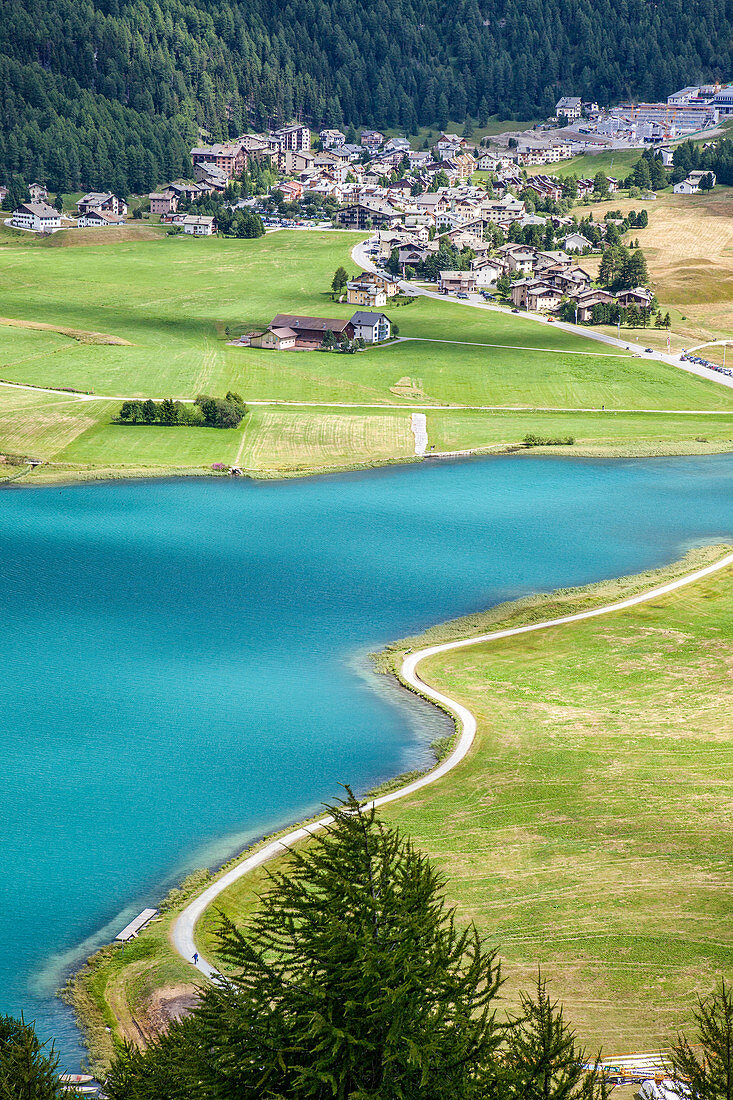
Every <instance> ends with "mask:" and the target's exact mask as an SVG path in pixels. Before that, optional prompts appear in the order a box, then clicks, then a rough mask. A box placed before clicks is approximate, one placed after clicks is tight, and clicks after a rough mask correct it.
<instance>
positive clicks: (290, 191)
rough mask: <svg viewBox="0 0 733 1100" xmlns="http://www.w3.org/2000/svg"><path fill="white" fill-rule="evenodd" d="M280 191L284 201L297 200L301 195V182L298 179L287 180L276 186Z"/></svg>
mask: <svg viewBox="0 0 733 1100" xmlns="http://www.w3.org/2000/svg"><path fill="white" fill-rule="evenodd" d="M278 190H279V191H282V194H283V198H284V200H285V202H297V201H298V199H301V198H302V197H303V184H302V183H301V182H300V181H299V180H288V181H287V182H285V183H281V184H279V186H278Z"/></svg>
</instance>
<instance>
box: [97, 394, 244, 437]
mask: <svg viewBox="0 0 733 1100" xmlns="http://www.w3.org/2000/svg"><path fill="white" fill-rule="evenodd" d="M246 412H247V406H246V405H245V403H244V401H243V400H242V398H241V397H240V395H239V394H238V393H233V392H232V391H231V390H230V391H229V392H228V393H227V395H226V397H210V396H209V395H208V394H199V396H198V397H197V398H196V400H195V401H194V402H193V404H191V405H189V404H184V403H183V402H182V401H174V400H173V398H171V397H166V398H164V400H163V401H153V400H152V399H151V398H148V399H147V401H124V402H123V404H122V406H121V408H120V411H119V414H118V421H119V422H120V423H122V424H162V425H165V426H166V427H175V426H187V427H207V428H236V427H237V426H238V424H240V423H241V421H242V419H243V418H244V416H245V414H246Z"/></svg>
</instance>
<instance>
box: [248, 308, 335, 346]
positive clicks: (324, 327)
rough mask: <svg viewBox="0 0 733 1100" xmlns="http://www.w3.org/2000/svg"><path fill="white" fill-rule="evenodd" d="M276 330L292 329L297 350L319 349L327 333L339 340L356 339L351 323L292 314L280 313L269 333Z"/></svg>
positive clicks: (273, 321) (269, 328) (269, 327)
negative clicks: (343, 338)
mask: <svg viewBox="0 0 733 1100" xmlns="http://www.w3.org/2000/svg"><path fill="white" fill-rule="evenodd" d="M274 329H291V330H292V331H293V333H294V334H295V344H294V347H296V348H319V347H320V346H321V344H322V343H323V338H324V336H325V335H326V333H327V332H332V333H333V335H334V336H335V337H336V338H337V339H338V338H339V337H341V336H343V335H345V336H346V337H347V338H348V339H349V340H353V339H354V326H353V325H352V323H351V321H350V320H349V321H344V320H343V319H342V318H333V317H299V316H297V315H295V314H290V313H278V315H277V317H274V318H273V320H272V323H271V324H270V325H269V326H268V331H273V330H274Z"/></svg>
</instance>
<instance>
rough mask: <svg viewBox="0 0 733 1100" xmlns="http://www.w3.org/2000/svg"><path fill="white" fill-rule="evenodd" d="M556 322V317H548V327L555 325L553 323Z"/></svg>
mask: <svg viewBox="0 0 733 1100" xmlns="http://www.w3.org/2000/svg"><path fill="white" fill-rule="evenodd" d="M554 321H555V318H554V317H548V318H547V323H548V325H551V324H553V323H554Z"/></svg>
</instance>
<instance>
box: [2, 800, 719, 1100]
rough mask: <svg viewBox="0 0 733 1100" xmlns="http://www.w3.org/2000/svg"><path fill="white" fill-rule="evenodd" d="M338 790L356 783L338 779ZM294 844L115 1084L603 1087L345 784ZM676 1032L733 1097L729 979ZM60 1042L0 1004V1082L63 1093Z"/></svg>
mask: <svg viewBox="0 0 733 1100" xmlns="http://www.w3.org/2000/svg"><path fill="white" fill-rule="evenodd" d="M347 790H348V789H347ZM331 815H332V822H331V824H330V825H329V826H328V827H327V828H326V830H325V832H324V833H322V834H320V837H319V839H318V840H316V841H315V842H314V843H312V844H310V845H308V846H307V847H305V848H304V849H302V850H295V851H293V852H291V853H290V856H289V865H288V868H287V871H286V872H283V871H275V872H273V873H272V874H271V875H270V878H269V885H268V888H267V890H266V892H265V893H264V896H263V897H261V899H260V906H259V910H258V912H257V913H256V915H255V916H254V917H252V918H251V919H250V920H249V922H248V923H247V924H246V925H245V926H244V927H242V928H239V927H237V926H236V925H235V924H234V923H233V922H232V921H231V920H229V919H228V918H227V917H225V916H224V915H220V917H219V922H218V931H217V937H218V945H219V957H220V959H221V960H222V963H223V966H224V970H225V976H223V977H220V978H219V979H218V980H217V982H216V983H208V984H207V985H206V986H205V987H204V988H203V989H202V992H201V996H200V999H199V1001H198V1003H197V1005H196V1007H195V1008H194V1009H193V1011H192V1012H191V1013H190V1015H188V1016H187V1017H185V1018H183V1019H181V1020H177V1021H174V1022H173V1023H172V1024H171V1026H170V1028H169V1030H168V1031H167V1033H165V1034H163V1035H161V1036H159V1037H158V1038H157V1039H154V1040H153V1041H151V1042H150V1043H149V1044H148V1045H147V1047H146V1049H144V1050H141V1049H140V1048H138V1047H136V1046H134V1045H132V1044H130V1043H123V1044H122V1045H121V1046H120V1047H119V1048H118V1053H117V1055H116V1057H115V1059H114V1062H113V1064H112V1066H111V1068H110V1071H109V1073H108V1075H107V1078H106V1081H105V1095H106V1096H108V1098H109V1100H233V1098H235V1097H250V1096H252V1097H254V1096H262V1097H272V1098H273V1100H276V1098H281V1100H284V1098H286V1097H287V1098H288V1100H446V1098H447V1097H450V1098H451V1100H606V1098H607V1097H608V1096H609V1093H610V1084H609V1083H608V1082H607V1080H606V1078H605V1075H604V1072H603V1069H602V1066H601V1063H600V1054H598V1055H592V1054H591V1055H589V1053H588V1052H587V1051H586V1050H585V1049H584V1047H583V1045H582V1043H581V1042H580V1041H579V1039H578V1037H577V1036H576V1034H575V1032H574V1031H573V1029H572V1027H571V1026H570V1025H569V1023H568V1021H567V1020H566V1018H565V1015H564V1012H563V1008H562V1005H561V1004H560V1003H559V1002H558V1001H556V1000H554V999H553V997H552V995H551V994H550V992H549V990H548V987H547V983H546V981H545V979H544V978H543V976H542V974H541V973H540V972H538V975H537V979H536V982H535V983H534V985H533V987H532V988H531V989H530V990H527V991H525V992H523V993H522V994H521V996H520V1001H519V1006H518V1011H516V1012H514V1013H512V1014H510V1015H509V1016H508V1018H506V1016H505V1014H504V1013H503V1012H502V1011H501V1009H500V1001H499V996H500V991H501V987H502V982H503V976H502V971H501V964H500V962H499V959H498V956H497V951H496V949H495V948H494V947H493V946H491V945H490V944H489V943H488V942H487V941H486V939H485V938H484V937H482V936H481V935H480V934H479V932H478V931H477V929H476V928H475V926H474V925H472V924H471V925H469V926H468V927H466V928H459V927H458V926H457V924H456V919H455V912H454V910H452V909H450V908H449V907H448V906H447V905H446V901H445V896H444V888H445V881H444V879H443V878H442V877H441V875H440V874H439V873H438V872H437V871H436V870H435V869H434V867H433V866H432V865H431V863H430V861H429V860H428V859H427V857H426V856H424V855H423V854H422V853H420V852H419V851H417V850H416V849H415V848H414V847H413V845H412V844H411V842H410V841H409V840H408V839H406V838H405V837H403V836H402V835H401V834H400V832H399V830H397V829H394V828H389V827H388V826H386V825H385V824H384V823H382V822H381V821H380V820H379V819H378V818H377V816H376V814H375V812H374V810H373V809H371V810H365V809H362V808H360V807H359V805H358V803H357V801H356V800H355V799H354V798H353V796H352V795H351V792H350V791H348V797H347V798H346V799H345V800H344V801H343V802H342V803H340V804H339V805H337V806H335V807H333V808H332V809H331ZM694 1023H695V1034H694V1035H693V1037H692V1039H688V1038H687V1037H686V1036H685V1035H684V1034H682V1035H679V1036H678V1037H677V1039H676V1041H675V1042H674V1044H673V1046H672V1054H671V1059H672V1064H673V1079H674V1080H675V1081H676V1082H680V1083H683V1087H684V1089H685V1090H686V1091H685V1095H689V1097H690V1100H733V991H731V989H729V988H728V987H727V986H726V985H725V983H721V985H720V987H719V989H717V990H716V991H715V992H714V993H713V994H712V995H711V996H709V997H707V998H702V999H699V1000H698V1003H697V1006H696V1009H695V1012H694ZM57 1068H58V1058H57V1057H56V1056H55V1054H54V1052H53V1048H51V1049H50V1050H48V1049H46V1048H44V1047H43V1046H42V1045H41V1044H40V1042H39V1041H38V1039H37V1037H36V1036H35V1032H34V1031H33V1028H32V1027H31V1026H30V1025H27V1024H25V1023H23V1022H18V1021H14V1020H12V1019H10V1018H7V1017H6V1018H5V1019H4V1020H3V1019H0V1100H10V1098H11V1097H12V1098H13V1100H18V1098H22V1100H60V1098H61V1097H62V1096H63V1095H64V1092H63V1086H62V1085H61V1084H60V1083H59V1081H58V1077H57V1072H56V1071H57Z"/></svg>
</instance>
